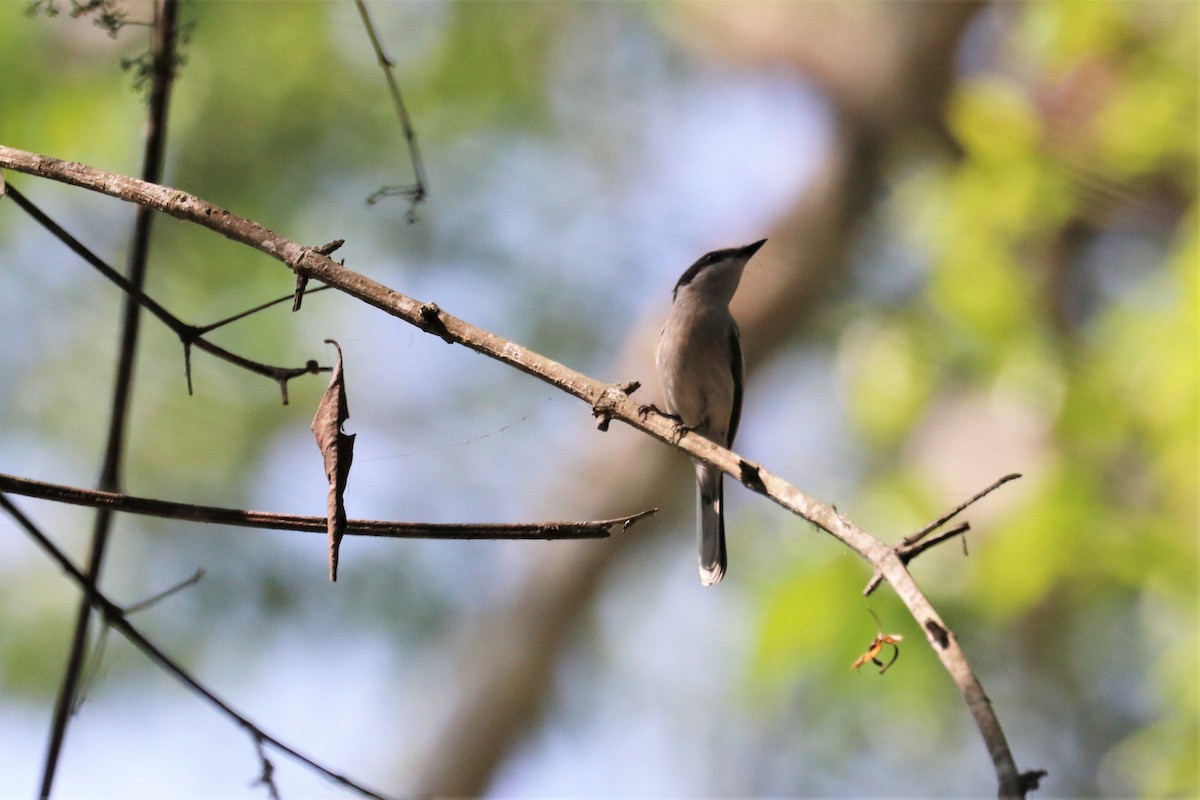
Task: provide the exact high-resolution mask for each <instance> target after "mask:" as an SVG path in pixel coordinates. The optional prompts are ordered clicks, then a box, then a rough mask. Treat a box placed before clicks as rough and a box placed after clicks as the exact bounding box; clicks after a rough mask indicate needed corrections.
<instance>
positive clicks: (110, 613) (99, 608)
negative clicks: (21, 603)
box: [0, 494, 386, 800]
mask: <svg viewBox="0 0 1200 800" xmlns="http://www.w3.org/2000/svg"><path fill="white" fill-rule="evenodd" d="M0 508H3V509H4V510H5V511H7V512H8V514H9V515H10V516H11V517H12V518H13V519H14V520H16V521H17V523H18V524H19V525H20V526H21V527H22V528H24V529H25V532H26V533H27V534H28V535H29V537H30V538H31V539H33V540H34V541H35V542H36V543H37V544H38V546H40V547H41V548H42V550H43V551H45V553H46V554H47V555H48V556H50V558H51V559H52V560H53V561H54V562H55V563H57V564H58V566H59V567H60V568H61V569H62V570H63V572H65V573H67V575H68V576H69V577H70V578H71V580H73V581H75V583H77V584H79V588H80V589H82V590H83V597H84V601H85V602H86V603H87V604H88V606H89V607H90V608H94V609H95V610H96V612H97V613H99V614H100V615H101V616H102V617H103V618H104V622H105V624H107V625H109V626H110V627H112V628H114V629H116V630H117V632H118V633H120V634H121V635H122V636H124V637H125V638H126V639H128V640H129V643H130V644H132V645H133V646H134V647H136V648H137V649H138V650H140V651H141V652H142V653H144V654H145V655H146V657H147V658H149V659H150V660H151V661H153V662H154V663H155V664H157V665H158V666H159V667H161V668H162V669H164V670H165V671H166V672H168V673H170V674H171V675H172V676H173V677H174V678H175V679H176V680H178V681H179V682H180V683H182V684H183V685H185V686H186V687H187V688H188V689H189V690H190V691H191V692H193V693H194V694H196V695H199V696H200V697H202V698H203V699H204V700H205V701H206V702H207V703H209V704H210V705H212V706H214V707H215V708H217V709H218V710H219V711H220V712H221V713H223V714H224V715H225V716H227V717H229V718H230V719H231V720H233V721H234V722H235V723H236V724H237V725H238V726H239V727H241V728H242V729H243V730H245V731H246V732H247V733H249V734H250V736H251V737H252V738H253V739H254V742H255V744H256V746H258V748H259V756H260V759H261V760H262V761H263V762H265V763H269V762H266V757H265V755H263V753H262V749H261V745H262V744H264V743H265V744H269V745H270V746H271V747H273V748H275V749H276V750H278V751H279V752H281V753H284V754H285V755H287V756H288V757H289V758H292V759H294V760H295V761H298V762H299V763H301V764H303V765H304V766H306V767H308V768H309V769H311V770H313V771H314V772H316V773H318V774H320V775H322V776H324V777H326V778H328V779H329V780H331V781H333V782H334V783H337V784H338V785H340V786H343V787H345V788H347V789H350V790H352V791H354V792H356V793H358V794H359V795H362V796H363V797H370V798H374V800H386V798H385V797H384V796H383V795H381V794H379V793H377V792H374V791H372V790H370V789H368V788H366V787H365V786H363V785H362V784H359V783H356V782H355V781H353V780H351V779H349V778H347V777H346V776H344V775H340V774H338V773H336V772H334V771H333V770H331V769H329V768H328V767H325V766H323V765H321V764H319V763H317V762H316V761H314V760H313V759H311V758H309V757H308V756H306V755H304V754H303V753H301V752H299V751H298V750H296V749H295V748H293V747H292V746H291V745H288V744H286V743H284V742H283V741H281V740H280V739H277V738H275V737H274V736H271V735H270V734H269V733H266V732H265V731H264V730H263V729H262V728H260V727H259V726H258V725H257V724H255V723H254V722H252V721H251V720H250V719H249V718H248V717H246V716H245V715H243V714H242V713H241V712H239V711H237V710H236V709H235V708H233V706H231V705H230V704H229V703H227V702H226V701H224V700H222V699H221V698H220V697H218V696H217V695H216V694H214V693H213V691H212V690H211V689H209V688H208V687H206V686H205V685H204V684H202V683H200V681H199V680H197V679H196V678H194V677H193V676H192V675H191V674H190V673H189V672H187V671H186V670H185V669H184V668H183V667H182V666H180V665H179V663H178V662H176V661H175V660H174V659H172V658H171V657H170V656H168V655H167V654H166V653H164V652H163V651H162V650H161V649H160V648H159V647H158V645H156V644H154V643H153V642H151V641H150V640H149V639H147V638H146V636H145V635H144V634H143V633H142V632H141V631H139V630H138V629H137V628H135V627H134V626H133V625H132V624H131V623H130V622H129V620H128V619H126V617H125V611H124V610H123V609H122V608H121V607H120V606H118V605H117V604H116V603H114V602H112V601H111V600H109V599H108V598H107V597H105V596H104V595H103V594H102V593H101V592H100V591H99V590H98V589H96V586H95V583H94V582H93V581H92V580H91V578H89V577H88V576H87V575H85V574H84V573H83V572H81V571H80V570H79V568H78V567H76V566H75V565H74V564H73V563H71V560H70V559H69V558H67V556H66V555H65V554H64V553H63V552H62V550H60V549H59V548H58V546H57V545H55V544H54V542H53V541H51V540H50V538H49V537H48V536H46V534H45V533H43V532H42V531H41V529H40V528H38V526H37V525H35V524H34V523H33V522H32V521H31V520H30V519H29V517H27V516H25V514H24V513H22V512H21V510H20V509H19V508H17V507H16V506H15V505H13V503H12V501H11V500H9V499H8V497H7V496H5V495H4V494H0ZM265 772H266V770H265V768H264V773H265Z"/></svg>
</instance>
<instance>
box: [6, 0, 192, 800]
mask: <svg viewBox="0 0 1200 800" xmlns="http://www.w3.org/2000/svg"><path fill="white" fill-rule="evenodd" d="M178 11H179V3H178V0H163V2H162V8H161V10H160V9H159V7H158V5H157V4H156V5H155V7H154V13H155V19H154V27H153V30H152V34H151V46H150V52H151V61H152V69H153V80H152V82H151V86H150V96H149V107H150V113H149V120H148V121H147V124H146V141H145V148H144V150H143V153H142V178H143V180H146V181H149V182H152V183H153V182H157V181H159V180H162V172H163V161H164V154H165V151H166V141H167V108H168V106H169V104H170V99H171V85H172V83H173V78H174V76H175V35H176V22H177V18H178ZM9 193H10V194H12V195H13V196H14V199H16V192H15V190H13V191H10V192H9ZM153 221H154V211H153V209H151V208H148V207H147V206H144V205H140V206H138V208H137V214H136V216H135V218H134V226H133V240H132V243H131V246H130V252H129V284H130V285H131V286H132V287H133V288H134V289H135V290H136V291H137V292H138V293H141V291H142V287H143V286H144V285H145V282H146V265H147V262H148V261H149V254H150V229H151V225H152V223H153ZM140 330H141V304H140V303H139V301H138V299H137V297H136V296H135V294H132V293H127V294H126V295H125V302H124V305H123V310H122V321H121V334H120V348H119V355H118V360H117V375H116V379H115V381H114V385H113V395H112V407H111V414H110V416H109V425H108V436H107V440H106V445H105V448H104V461H103V464H102V465H101V467H100V481H99V488H100V489H102V490H107V491H117V490H119V489H120V488H121V473H122V467H123V461H124V445H125V438H126V422H127V420H128V416H129V405H130V397H131V395H132V391H133V369H134V363H135V361H136V358H137V345H138V336H139V332H140ZM111 527H112V512H111V511H110V510H107V509H100V510H99V511H97V512H96V518H95V522H94V525H93V528H92V538H91V554H90V555H89V557H88V565H87V574H86V576H85V577H84V578H83V580H84V582H85V586H87V587H89V588H90V589H92V590H94V589H95V588H96V587H97V586H98V585H99V582H100V572H101V569H102V568H103V566H104V556H105V553H106V551H107V547H108V535H109V531H110V530H111ZM90 620H91V605H90V604H89V602H88V601H87V599H86V598H85V599H83V600H82V601H81V602H80V604H79V612H78V615H77V616H76V620H75V630H74V633H73V635H72V637H71V650H70V653H69V655H68V656H67V666H66V670H65V671H64V673H63V681H62V685H61V686H60V688H59V692H58V698H57V700H56V702H55V708H54V721H53V723H52V725H51V727H50V738H49V741H48V743H47V745H46V757H45V760H44V762H43V768H42V781H41V796H42V797H49V796H50V793H51V791H52V789H53V787H54V778H55V775H56V773H57V771H58V762H59V757H60V755H61V754H62V746H63V742H64V740H65V739H66V734H67V724H68V722H69V721H70V718H71V709H72V708H73V707H74V706H75V699H76V693H77V692H78V690H79V682H80V678H81V676H82V670H83V664H84V661H85V659H86V655H87V635H88V623H89V622H90Z"/></svg>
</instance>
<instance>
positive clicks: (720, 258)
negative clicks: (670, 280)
mask: <svg viewBox="0 0 1200 800" xmlns="http://www.w3.org/2000/svg"><path fill="white" fill-rule="evenodd" d="M766 241H767V240H766V239H762V240H760V241H757V242H754V243H753V244H748V245H745V246H744V247H734V248H730V249H727V250H714V251H713V252H711V253H707V254H705V255H704V256H701V257H700V259H698V260H697V261H696V263H694V264H692V265H691V266H690V267H688V268H687V270H686V271H685V272H684V273H683V275H682V276H680V278H679V281H678V282H677V283H676V284H675V288H674V290H673V291H672V293H671V298H672V302H671V313H670V314H669V315H668V317H667V322H666V324H665V325H664V326H663V329H662V333H661V334H660V335H659V337H658V347H657V349H656V351H655V357H654V360H655V365H656V367H657V368H658V375H659V379H660V380H661V381H662V387H663V394H664V400H665V401H666V406H667V413H668V414H669V415H671V416H673V417H675V418H676V419H677V420H678V422H679V424H680V425H681V426H682V427H683V429H684V430H686V431H689V432H695V433H698V434H700V435H701V436H704V437H706V438H708V439H710V440H711V441H713V442H714V443H715V444H719V445H721V446H722V447H730V446H732V444H733V438H734V436H735V435H736V434H737V429H738V423H739V422H740V421H741V416H742V384H743V378H744V366H743V363H742V343H741V336H740V334H739V332H738V326H737V322H736V321H734V319H733V315H732V314H731V313H730V312H729V302H730V301H731V300H732V299H733V295H734V293H735V292H736V291H737V288H738V284H739V283H740V282H741V279H742V272H743V270H745V268H746V263H747V262H748V261H749V260H750V258H751V257H752V256H753V255H754V254H755V253H757V252H758V250H759V248H760V247H762V246H763V244H765V243H766ZM693 464H694V466H695V470H696V488H697V492H696V494H697V498H698V513H697V520H696V536H697V539H698V544H699V562H700V583H701V584H703V585H704V586H711V585H713V584H715V583H717V582H718V581H720V580H721V578H723V577H725V568H726V565H727V558H726V554H725V508H724V503H723V499H724V498H723V495H724V491H723V483H724V481H723V478H724V473H723V472H721V470H719V469H717V468H716V467H714V466H712V465H710V464H706V463H704V462H703V461H696V460H694V461H693Z"/></svg>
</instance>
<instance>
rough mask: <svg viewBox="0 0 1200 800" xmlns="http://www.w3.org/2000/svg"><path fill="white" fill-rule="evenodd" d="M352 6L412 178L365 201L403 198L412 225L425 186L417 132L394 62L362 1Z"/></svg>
mask: <svg viewBox="0 0 1200 800" xmlns="http://www.w3.org/2000/svg"><path fill="white" fill-rule="evenodd" d="M354 4H355V5H356V6H358V13H359V14H360V15H361V16H362V20H363V25H364V26H365V27H366V29H367V36H369V37H370V38H371V47H373V48H374V49H375V57H376V58H377V59H378V60H379V66H380V67H381V68H382V69H383V74H384V76H385V77H386V78H387V83H388V90H389V91H390V92H391V93H392V103H393V105H395V106H396V114H397V115H398V116H399V117H400V128H401V130H403V131H404V141H405V142H406V143H407V144H408V155H409V158H410V159H411V161H412V169H413V176H414V177H415V178H416V185H414V186H411V187H409V188H407V189H406V188H404V187H402V186H384V187H383V188H382V189H379V190H378V191H376V192H375V193H374V194H372V195H371V196H370V197H368V198H367V202H368V203H370V204H374V203H375V202H376V201H377V200H379V199H380V198H381V197H388V196H391V195H395V194H400V195H403V196H405V197H407V198H408V201H409V206H408V221H409V222H415V221H416V219H417V215H416V208H417V204H418V203H420V202H423V201H424V200H425V198H426V197H427V195H428V191H427V189H426V183H425V165H424V164H423V163H422V161H421V151H420V149H419V148H418V147H417V132H416V129H414V128H413V124H412V120H411V119H410V118H409V116H408V109H407V108H406V107H405V105H404V98H403V97H402V96H401V95H400V86H399V84H397V83H396V74H395V66H396V62H395V61H393V60H392V59H391V57H389V56H388V55H387V53H386V52H384V49H383V42H381V41H380V39H379V34H378V33H377V32H376V31H375V23H374V22H373V21H372V20H371V14H370V12H369V11H367V4H366V2H365V0H354Z"/></svg>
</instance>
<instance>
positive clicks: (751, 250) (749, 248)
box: [738, 239, 767, 259]
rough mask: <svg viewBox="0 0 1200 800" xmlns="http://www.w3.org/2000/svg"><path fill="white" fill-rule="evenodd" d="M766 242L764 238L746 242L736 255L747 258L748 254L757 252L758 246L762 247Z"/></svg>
mask: <svg viewBox="0 0 1200 800" xmlns="http://www.w3.org/2000/svg"><path fill="white" fill-rule="evenodd" d="M766 243H767V240H766V239H759V240H758V241H757V242H755V243H754V244H748V245H746V246H745V247H743V248H742V249H741V250H739V251H738V255H739V256H741V257H742V258H745V259H749V258H750V256H752V255H754V254H755V253H757V252H758V248H760V247H762V246H763V245H764V244H766Z"/></svg>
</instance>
